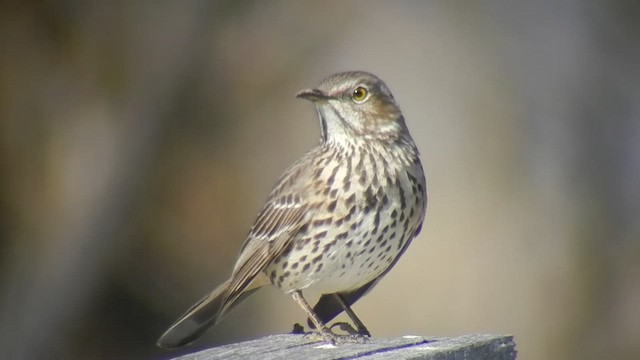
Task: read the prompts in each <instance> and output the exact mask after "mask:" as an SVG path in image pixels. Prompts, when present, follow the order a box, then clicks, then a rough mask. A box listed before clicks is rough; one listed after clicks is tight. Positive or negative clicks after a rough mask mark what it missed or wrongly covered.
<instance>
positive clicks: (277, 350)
mask: <svg viewBox="0 0 640 360" xmlns="http://www.w3.org/2000/svg"><path fill="white" fill-rule="evenodd" d="M515 346H516V344H515V342H514V340H513V336H505V335H480V334H475V335H464V336H459V337H454V338H435V337H423V336H413V335H411V336H403V337H399V338H373V339H371V341H368V342H366V343H361V344H351V343H347V344H340V345H338V346H333V345H329V344H327V343H323V342H319V341H314V340H311V339H309V338H307V337H305V336H304V335H293V334H282V335H272V336H267V337H264V338H261V339H258V340H251V341H245V342H241V343H236V344H229V345H224V346H220V347H216V348H212V349H207V350H203V351H200V352H197V353H193V354H187V355H184V356H181V357H179V358H176V360H177V359H179V360H218V359H229V360H233V359H274V360H275V359H285V360H294V359H304V360H311V359H326V360H330V359H351V358H358V359H367V360H374V359H375V360H383V359H415V360H428V359H429V360H431V359H433V360H436V359H437V360H462V359H464V360H480V359H482V360H486V359H492V360H513V359H515V358H516V350H515Z"/></svg>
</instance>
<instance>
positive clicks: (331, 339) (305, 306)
mask: <svg viewBox="0 0 640 360" xmlns="http://www.w3.org/2000/svg"><path fill="white" fill-rule="evenodd" d="M291 297H293V300H295V301H296V302H297V303H298V305H300V307H301V308H302V310H304V311H305V312H306V313H307V315H308V316H309V318H310V319H311V321H313V324H314V325H315V326H316V329H318V331H319V332H320V334H321V335H322V338H323V339H324V340H325V341H326V342H328V343H330V344H333V345H335V344H336V337H335V336H334V334H333V333H332V332H331V330H329V329H328V328H327V327H326V326H325V325H324V324H323V323H322V321H321V320H320V318H319V317H318V315H316V313H315V312H313V309H312V308H311V306H309V303H308V302H307V300H305V299H304V297H303V296H302V292H301V291H300V290H296V291H294V292H292V293H291ZM294 329H295V327H294Z"/></svg>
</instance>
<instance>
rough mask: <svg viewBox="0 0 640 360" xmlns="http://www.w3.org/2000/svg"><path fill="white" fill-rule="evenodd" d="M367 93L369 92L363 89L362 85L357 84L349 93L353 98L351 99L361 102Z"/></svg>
mask: <svg viewBox="0 0 640 360" xmlns="http://www.w3.org/2000/svg"><path fill="white" fill-rule="evenodd" d="M368 94H369V92H368V91H367V89H365V88H364V87H362V86H358V87H357V88H356V89H355V90H353V93H352V94H351V98H352V99H353V101H355V102H358V103H359V102H363V101H364V100H365V99H366V98H367V95H368Z"/></svg>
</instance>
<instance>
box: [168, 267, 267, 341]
mask: <svg viewBox="0 0 640 360" xmlns="http://www.w3.org/2000/svg"><path fill="white" fill-rule="evenodd" d="M230 283H231V279H229V280H227V281H225V282H224V283H222V284H221V285H220V286H218V287H217V288H216V289H215V290H213V291H212V292H211V293H210V294H209V295H207V296H205V297H204V298H202V299H201V300H200V301H198V302H197V303H196V304H195V305H193V306H192V307H191V308H189V310H187V311H186V312H185V313H184V314H183V315H182V316H181V317H180V318H179V319H178V320H177V321H176V322H175V323H174V324H173V325H171V327H170V328H169V329H168V330H167V331H165V333H164V334H162V336H161V337H160V339H158V342H157V345H158V346H159V347H163V348H177V347H181V346H184V345H187V344H190V343H192V342H194V341H196V340H197V339H198V338H200V337H201V336H202V335H203V334H204V333H205V332H206V331H207V330H209V328H210V327H212V326H214V325H215V324H217V323H218V322H219V321H220V320H221V319H222V317H223V316H224V315H225V314H226V313H227V312H229V310H231V309H233V308H234V307H235V306H236V305H238V304H239V303H241V302H242V301H243V300H244V299H246V298H247V297H248V296H249V295H251V294H253V293H254V292H255V291H256V290H258V289H259V288H260V287H262V286H263V285H264V284H262V283H256V284H255V285H254V286H253V287H248V288H247V289H246V290H245V291H243V292H242V293H240V294H239V295H238V296H235V298H229V291H228V289H229V284H230Z"/></svg>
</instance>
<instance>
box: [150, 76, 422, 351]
mask: <svg viewBox="0 0 640 360" xmlns="http://www.w3.org/2000/svg"><path fill="white" fill-rule="evenodd" d="M298 97H299V98H304V99H308V100H311V101H312V102H314V103H315V105H316V109H317V111H318V115H319V117H320V125H321V139H320V143H319V144H318V145H317V146H316V147H314V148H313V149H311V150H310V151H309V152H308V153H307V154H305V155H304V156H303V157H302V158H301V159H300V160H298V161H297V162H296V163H295V164H293V165H292V166H291V167H290V168H289V169H288V170H287V171H286V172H285V173H284V174H283V175H282V177H281V178H280V179H279V180H278V183H277V185H276V186H275V188H274V189H273V191H272V192H271V194H270V195H269V198H268V199H267V202H266V205H265V207H264V209H263V210H262V211H261V212H260V214H259V215H258V218H257V219H256V221H255V223H254V225H253V227H252V228H251V231H250V232H249V236H248V237H247V240H246V241H245V243H244V246H243V247H242V250H241V251H240V255H239V258H238V260H237V262H236V265H235V267H234V269H233V272H232V274H231V277H230V278H229V280H227V281H226V282H224V283H223V284H222V285H220V286H219V287H218V288H216V289H215V290H214V291H213V292H212V293H211V294H209V295H208V296H206V297H205V298H203V299H202V300H201V301H200V302H198V303H197V304H195V305H194V306H193V307H192V308H191V309H189V310H188V311H187V312H186V313H185V314H184V315H183V316H182V317H181V318H180V319H179V320H178V321H177V322H176V323H175V324H174V325H172V326H171V327H170V328H169V330H167V331H166V332H165V333H164V335H162V337H161V338H160V340H158V345H159V346H162V347H178V346H182V345H185V344H188V343H190V342H192V341H194V340H196V339H197V338H198V337H200V336H201V335H202V334H203V333H204V332H205V331H206V330H207V329H208V328H210V327H211V326H213V325H215V324H216V323H217V322H218V321H219V320H220V319H221V318H222V317H223V315H224V314H226V313H227V312H228V311H229V310H231V309H232V308H233V307H234V306H235V305H237V304H238V303H239V302H240V301H242V300H243V299H244V298H246V297H247V296H248V295H250V294H251V293H253V292H254V291H255V290H257V289H259V288H260V287H261V286H264V285H266V284H268V283H271V284H273V285H275V286H277V287H278V288H280V289H281V290H283V291H284V292H286V293H288V294H291V296H292V297H293V299H294V300H295V301H296V302H297V303H298V304H299V305H300V306H301V307H302V308H303V310H304V311H305V312H306V313H307V315H308V316H309V324H310V325H311V326H312V327H315V328H318V330H319V331H320V333H321V334H322V336H323V337H324V339H325V340H326V341H329V342H333V343H335V342H336V341H339V337H338V336H337V335H335V334H334V333H333V332H331V330H330V329H329V328H327V327H326V326H325V323H326V322H328V321H330V320H331V319H333V318H334V317H335V316H337V315H338V314H340V313H341V312H342V311H343V310H344V311H346V312H347V314H348V315H349V316H350V317H351V319H352V320H353V322H354V323H355V325H356V329H357V332H358V333H359V334H360V335H363V336H370V333H369V331H368V330H367V329H366V327H365V326H364V324H363V323H362V321H360V320H359V319H358V318H357V317H356V315H355V313H353V311H352V310H351V308H350V306H351V305H352V304H353V303H354V302H356V301H357V300H358V299H359V298H360V297H362V296H363V295H364V294H366V293H367V292H369V291H370V290H371V289H372V288H373V286H375V284H377V282H378V281H379V280H380V279H381V278H382V277H383V276H384V275H385V274H386V273H387V272H388V271H389V270H391V268H392V267H393V266H394V265H395V263H396V262H397V261H398V259H399V258H400V256H401V255H402V254H403V253H404V251H405V250H406V249H407V247H408V245H409V243H410V242H411V240H412V239H413V238H414V237H415V236H416V235H417V234H418V233H419V231H420V229H421V226H422V221H423V218H424V214H425V209H426V201H427V197H426V184H425V178H424V173H423V171H422V166H421V164H420V160H419V157H418V156H419V154H418V150H417V148H416V146H415V144H414V142H413V140H412V138H411V136H410V135H409V131H408V129H407V127H406V125H405V122H404V118H403V116H402V113H401V112H400V109H399V107H398V105H397V104H396V102H395V100H394V98H393V96H392V95H391V92H390V91H389V89H388V88H387V86H386V85H385V84H384V83H383V82H382V80H380V79H378V78H377V77H376V76H374V75H372V74H369V73H366V72H347V73H340V74H336V75H333V76H331V77H329V78H327V79H326V80H324V81H323V82H322V83H321V84H320V85H319V86H318V88H316V89H313V90H305V91H302V92H300V93H299V94H298ZM306 289H309V290H315V291H318V292H320V293H322V294H323V295H322V296H321V297H320V300H319V301H318V303H317V304H316V306H315V307H314V308H313V309H311V307H310V306H309V305H308V304H307V302H306V300H305V299H304V297H303V296H302V291H303V290H306Z"/></svg>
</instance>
